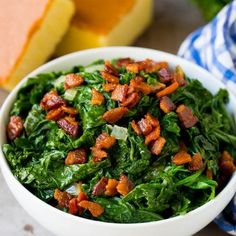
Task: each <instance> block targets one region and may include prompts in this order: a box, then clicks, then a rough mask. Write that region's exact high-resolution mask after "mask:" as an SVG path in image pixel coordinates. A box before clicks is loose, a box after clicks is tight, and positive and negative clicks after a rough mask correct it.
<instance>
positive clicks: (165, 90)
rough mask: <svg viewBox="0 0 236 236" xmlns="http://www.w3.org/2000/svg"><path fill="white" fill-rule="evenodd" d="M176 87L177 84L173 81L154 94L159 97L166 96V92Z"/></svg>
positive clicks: (169, 92) (172, 90)
mask: <svg viewBox="0 0 236 236" xmlns="http://www.w3.org/2000/svg"><path fill="white" fill-rule="evenodd" d="M178 87H179V84H178V83H177V82H173V83H172V84H171V85H169V86H167V87H166V88H164V89H163V90H161V91H160V92H157V93H156V95H157V97H159V98H160V97H163V96H166V95H168V94H171V93H173V92H174V91H175V90H176V89H177V88H178Z"/></svg>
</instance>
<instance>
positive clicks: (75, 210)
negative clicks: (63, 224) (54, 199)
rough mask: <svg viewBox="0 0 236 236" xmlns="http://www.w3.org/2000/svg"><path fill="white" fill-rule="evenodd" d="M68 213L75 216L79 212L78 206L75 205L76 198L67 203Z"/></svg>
mask: <svg viewBox="0 0 236 236" xmlns="http://www.w3.org/2000/svg"><path fill="white" fill-rule="evenodd" d="M68 212H69V213H70V214H72V215H76V214H77V213H78V212H79V206H78V203H77V198H76V197H74V198H72V199H71V200H70V201H69V209H68Z"/></svg>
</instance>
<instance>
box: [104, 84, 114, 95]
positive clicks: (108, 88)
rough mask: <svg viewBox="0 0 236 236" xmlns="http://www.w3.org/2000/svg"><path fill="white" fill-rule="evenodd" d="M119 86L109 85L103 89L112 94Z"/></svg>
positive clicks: (105, 85)
mask: <svg viewBox="0 0 236 236" xmlns="http://www.w3.org/2000/svg"><path fill="white" fill-rule="evenodd" d="M116 86H117V84H112V83H107V84H103V85H102V87H103V89H104V90H105V91H106V92H108V93H109V92H112V91H113V90H114V89H115V88H116Z"/></svg>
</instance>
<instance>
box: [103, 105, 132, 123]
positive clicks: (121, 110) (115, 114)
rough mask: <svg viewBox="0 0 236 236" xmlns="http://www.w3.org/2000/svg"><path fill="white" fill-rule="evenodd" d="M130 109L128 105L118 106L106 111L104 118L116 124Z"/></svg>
mask: <svg viewBox="0 0 236 236" xmlns="http://www.w3.org/2000/svg"><path fill="white" fill-rule="evenodd" d="M128 111H129V110H128V108H126V107H117V108H114V109H111V110H109V111H107V112H105V113H104V114H103V116H102V118H103V120H105V121H106V122H108V123H111V124H114V123H116V122H117V121H118V120H120V119H121V118H122V117H123V116H124V115H125V114H126V113H127V112H128Z"/></svg>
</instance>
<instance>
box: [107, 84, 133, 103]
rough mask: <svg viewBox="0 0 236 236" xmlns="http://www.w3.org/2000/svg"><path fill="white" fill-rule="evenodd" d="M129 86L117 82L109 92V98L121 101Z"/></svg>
mask: <svg viewBox="0 0 236 236" xmlns="http://www.w3.org/2000/svg"><path fill="white" fill-rule="evenodd" d="M128 90H129V86H128V85H127V84H125V85H120V84H118V85H117V86H116V88H115V89H114V90H113V92H112V94H111V99H112V100H115V101H119V102H123V101H124V100H125V98H126V95H127V93H128Z"/></svg>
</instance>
